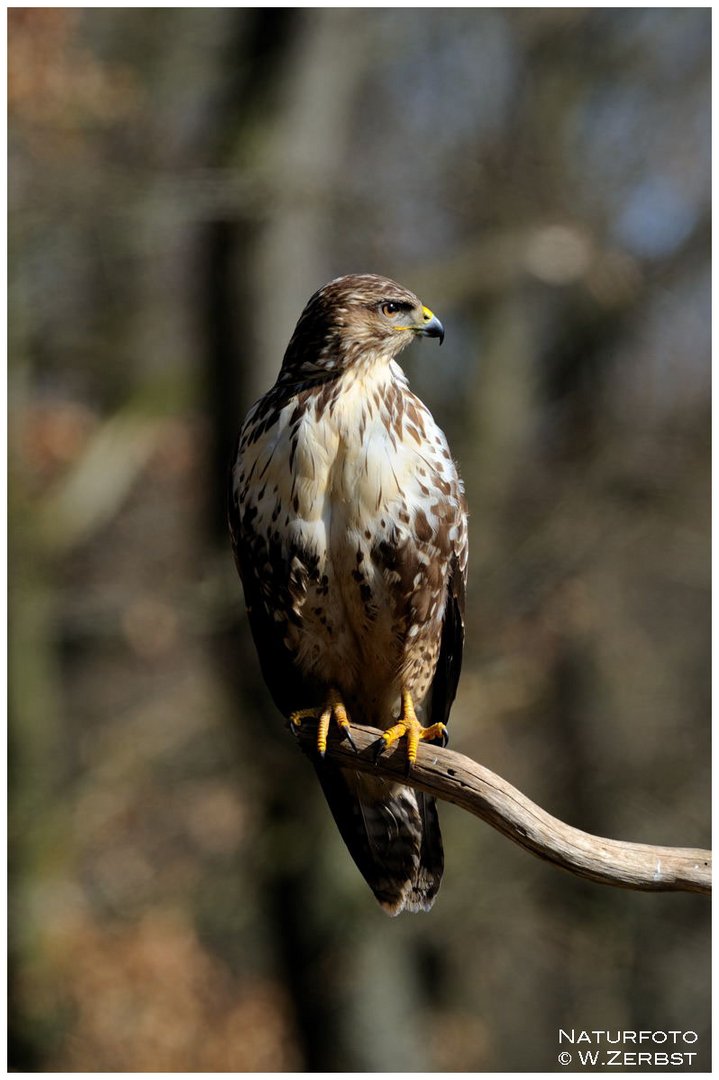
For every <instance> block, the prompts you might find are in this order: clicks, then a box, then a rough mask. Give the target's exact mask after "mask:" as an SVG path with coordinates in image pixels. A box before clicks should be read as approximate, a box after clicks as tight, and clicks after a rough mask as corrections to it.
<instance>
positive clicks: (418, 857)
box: [315, 762, 444, 915]
mask: <svg viewBox="0 0 719 1080" xmlns="http://www.w3.org/2000/svg"><path fill="white" fill-rule="evenodd" d="M315 768H316V770H317V775H318V776H319V779H320V783H321V784H322V790H323V791H324V793H325V797H326V799H327V802H328V803H329V807H330V810H331V811H332V814H333V816H334V819H335V821H336V822H337V826H338V828H339V830H340V833H341V835H342V839H343V840H344V842H345V844H346V845H347V847H348V849H349V852H350V855H351V856H352V858H353V859H354V861H355V863H356V864H357V867H358V869H359V870H360V873H361V874H362V876H363V877H364V879H365V881H366V882H367V884H368V885H369V887H370V888H371V889H372V891H373V892H374V894H375V896H376V897H377V899H378V901H379V902H380V904H381V905H382V907H383V908H384V910H385V911H386V912H387V913H388V914H389V915H399V913H400V912H401V911H429V909H430V908H431V906H432V903H433V901H434V898H435V896H436V895H437V890H438V889H439V885H440V881H441V879H442V870H443V866H444V855H443V850H442V835H441V833H440V829H439V819H438V816H437V808H436V806H435V801H434V799H433V798H431V796H429V795H425V794H423V793H422V792H416V791H414V790H413V789H412V788H410V787H406V786H405V785H402V784H394V783H388V782H387V781H385V780H383V779H380V778H379V777H377V778H375V777H368V776H367V775H366V774H362V773H357V772H354V771H352V770H350V769H337V768H336V767H332V766H328V765H325V764H324V763H323V762H317V763H316V765H315Z"/></svg>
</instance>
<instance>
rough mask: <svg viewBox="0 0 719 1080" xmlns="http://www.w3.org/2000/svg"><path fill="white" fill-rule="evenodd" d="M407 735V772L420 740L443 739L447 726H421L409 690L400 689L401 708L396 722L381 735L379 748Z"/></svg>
mask: <svg viewBox="0 0 719 1080" xmlns="http://www.w3.org/2000/svg"><path fill="white" fill-rule="evenodd" d="M405 735H406V736H407V772H409V770H410V769H411V768H412V766H413V765H414V764H415V762H416V761H417V749H418V747H419V744H420V743H421V742H426V741H427V740H428V739H439V738H441V739H445V738H446V737H447V728H446V727H445V725H444V724H431V725H430V727H422V725H421V724H420V722H419V720H418V719H417V714H416V713H415V711H414V702H413V701H412V695H411V694H410V692H409V690H403V691H402V708H401V711H400V714H399V719H398V721H397V723H396V724H395V725H394V726H393V727H391V728H388V729H387V731H385V732H384V733H383V735H382V741H383V744H384V745H382V744H380V750H384V749H385V748H386V747H388V746H391V745H392V744H393V743H395V742H398V741H399V739H401V738H402V737H403V736H405Z"/></svg>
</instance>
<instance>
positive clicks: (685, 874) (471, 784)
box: [297, 723, 711, 894]
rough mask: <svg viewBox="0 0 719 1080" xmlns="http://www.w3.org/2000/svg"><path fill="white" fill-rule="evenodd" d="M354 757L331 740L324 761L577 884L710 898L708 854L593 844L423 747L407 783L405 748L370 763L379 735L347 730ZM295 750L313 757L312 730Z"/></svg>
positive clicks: (491, 779)
mask: <svg viewBox="0 0 719 1080" xmlns="http://www.w3.org/2000/svg"><path fill="white" fill-rule="evenodd" d="M351 731H352V738H353V739H354V741H355V744H356V746H357V750H356V751H355V750H353V749H352V747H351V746H350V744H349V742H348V740H347V739H345V738H343V737H341V736H340V735H339V734H338V733H336V732H332V733H331V734H330V740H329V744H328V747H327V755H326V758H325V760H326V761H331V762H334V763H335V764H337V765H344V766H351V767H352V768H354V769H356V770H358V771H359V772H370V773H374V774H375V775H378V776H382V777H385V778H386V779H387V780H401V781H402V782H403V783H407V784H410V785H411V786H412V787H414V788H417V789H418V790H419V791H426V792H428V793H429V794H430V795H434V796H436V797H437V798H438V799H444V800H446V801H447V802H452V803H454V804H455V805H456V806H461V807H462V809H463V810H468V811H469V812H470V814H475V815H476V816H477V817H479V818H482V820H483V821H486V822H487V824H488V825H491V826H492V828H494V829H497V830H498V831H499V832H501V833H504V835H505V836H507V837H509V839H510V840H513V841H514V843H515V844H520V845H521V846H522V847H524V848H526V849H527V850H528V851H531V852H532V854H534V855H537V856H539V858H541V859H547V860H548V861H549V862H552V863H555V864H556V865H557V866H561V867H563V868H564V869H565V870H570V871H571V872H572V873H573V874H578V875H579V876H580V877H585V878H590V879H591V880H592V881H599V882H601V883H602V884H604V885H615V886H619V887H620V888H624V889H643V890H648V891H657V892H658V891H670V890H671V891H684V892H698V893H705V894H708V893H710V892H711V851H704V850H702V849H701V848H673V847H654V846H653V845H651V844H631V843H628V842H627V841H624V840H608V839H607V838H606V837H603V836H592V835H591V834H590V833H585V832H582V831H581V829H575V828H574V827H573V826H571V825H567V824H566V823H565V822H564V821H560V820H559V818H555V817H552V815H551V814H548V813H547V812H546V811H545V810H542V808H541V807H539V806H537V805H536V803H533V802H532V801H531V800H530V799H528V798H527V796H526V795H523V794H522V793H521V791H518V790H517V789H516V788H515V787H512V785H511V784H509V783H508V782H507V781H506V780H503V779H502V777H500V776H497V775H496V774H495V773H493V772H490V770H489V769H486V768H485V767H484V766H483V765H479V764H478V763H477V762H476V761H472V759H471V758H468V757H465V756H464V755H463V754H458V753H456V752H455V751H453V750H447V749H442V748H440V747H437V746H431V745H429V744H428V743H422V744H420V747H419V753H418V755H417V763H416V765H415V766H414V768H413V770H412V772H411V775H410V776H409V777H407V776H406V764H405V762H406V758H405V749H404V745H396V746H394V747H392V748H391V749H390V750H385V751H384V752H383V753H382V754H381V755H380V757H379V759H378V760H377V762H376V763H375V748H376V745H377V740H378V738H379V736H380V734H381V732H380V731H376V730H374V729H373V728H365V727H359V726H357V725H356V724H353V725H352V727H351ZM297 738H298V741H299V742H300V745H301V747H302V749H303V750H304V751H305V752H306V753H307V754H309V755H312V754H314V753H316V750H315V725H314V724H311V723H310V724H307V725H305V726H303V728H302V729H301V730H300V731H299V733H298V734H297Z"/></svg>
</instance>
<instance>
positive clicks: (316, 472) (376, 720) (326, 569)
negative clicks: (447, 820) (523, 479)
mask: <svg viewBox="0 0 719 1080" xmlns="http://www.w3.org/2000/svg"><path fill="white" fill-rule="evenodd" d="M420 336H423V337H434V338H439V341H440V344H441V342H442V340H443V337H444V330H443V328H442V324H441V322H440V321H439V319H438V318H437V317H436V316H435V315H433V314H432V312H431V311H430V310H429V309H428V308H426V307H424V306H423V305H422V304H421V303H420V301H419V300H418V298H417V297H416V296H415V295H414V293H412V292H410V291H409V290H408V289H406V288H403V287H402V286H401V285H398V284H397V283H396V282H394V281H390V280H388V279H387V278H383V277H378V276H377V275H375V274H353V275H348V276H346V277H340V278H337V279H336V280H334V281H331V282H330V283H329V284H328V285H325V286H324V287H323V288H321V289H320V290H319V291H318V292H316V293H315V294H314V296H312V297H311V298H310V300H309V301H308V303H307V305H306V307H305V309H304V311H303V312H302V315H301V316H300V319H299V322H298V323H297V326H296V328H295V331H294V333H293V335H292V337H291V339H290V343H289V345H288V346H287V351H286V352H285V356H284V360H283V362H282V367H281V370H280V373H279V375H278V378H277V381H276V383H275V385H274V386H273V387H272V389H271V390H269V391H268V393H266V394H265V395H264V397H262V398H260V400H259V401H258V402H256V404H255V405H254V406H253V407H252V408H251V409H250V412H249V414H248V415H247V418H246V419H245V422H244V425H243V427H242V430H241V433H240V437H239V441H238V447H237V455H236V458H235V460H234V463H233V466H232V470H231V477H230V493H229V520H230V533H231V538H232V544H233V549H234V553H235V560H236V563H237V567H238V570H239V574H240V577H241V579H242V584H243V587H244V593H245V601H246V606H247V611H248V616H249V622H250V627H251V630H252V634H253V637H254V641H255V645H256V647H257V652H258V655H259V660H260V665H261V668H262V673H263V676H264V679H265V681H266V683H267V686H268V688H269V690H270V693H271V694H272V697H273V698H274V701H275V703H276V705H277V707H278V708H279V709H280V711H281V712H282V713H283V714H284V715H285V717H286V718H287V719H288V720H289V721H290V722H291V723H292V724H296V725H298V724H301V723H302V722H303V721H305V720H307V719H308V718H310V717H314V718H315V719H316V720H317V721H318V730H317V750H318V752H319V753H318V754H317V755H316V758H315V768H316V770H317V773H318V775H319V779H320V782H321V785H322V788H323V790H324V794H325V796H326V798H327V801H328V803H329V805H330V809H331V810H332V813H333V815H334V818H335V821H336V822H337V825H338V826H339V830H340V833H341V834H342V837H343V839H344V841H345V843H346V845H347V847H348V848H349V851H350V854H351V855H352V857H353V859H354V860H355V862H356V864H357V866H358V867H359V869H360V871H361V873H362V874H363V876H364V877H365V879H366V881H367V883H368V884H369V886H370V888H371V889H372V890H373V892H374V894H375V896H376V897H377V899H378V900H379V902H380V904H381V905H382V907H383V908H384V909H385V910H386V911H387V912H388V913H389V914H391V915H396V914H398V913H399V912H401V911H403V910H406V911H419V910H429V908H430V907H431V906H432V902H433V900H434V897H435V895H436V893H437V890H438V888H439V884H440V880H441V876H442V869H443V860H444V857H443V851H442V838H441V834H440V830H439V822H438V818H437V810H436V807H435V803H434V800H433V799H432V798H431V797H429V796H428V795H425V794H422V793H420V792H416V791H414V790H413V788H411V787H409V786H408V785H406V784H403V783H400V782H393V781H389V780H386V779H383V778H382V777H379V776H376V777H375V776H372V775H371V774H367V773H360V772H357V771H355V770H353V769H352V768H349V767H348V768H344V767H342V768H340V767H337V766H333V765H331V764H330V763H329V762H325V761H324V751H325V748H326V743H327V733H328V730H329V727H330V724H331V723H333V722H334V723H336V724H337V725H338V726H339V728H340V729H344V731H345V733H347V732H348V730H349V729H348V718H349V719H350V720H351V721H352V722H353V723H356V724H365V725H368V726H370V727H375V728H381V729H383V732H384V734H383V736H382V742H380V744H379V746H380V749H383V748H384V747H385V746H389V745H392V744H393V743H394V742H396V741H397V740H398V739H400V738H403V737H406V742H407V749H406V753H407V763H408V769H409V768H411V765H412V764H413V763H414V761H415V759H416V754H417V746H418V743H419V741H420V740H423V739H430V740H433V741H440V740H441V741H443V742H444V741H445V740H446V727H445V725H446V723H447V720H448V716H449V711H450V707H451V705H452V702H453V700H454V697H455V693H456V690H457V682H458V679H459V672H460V666H461V662H462V646H463V639H464V621H463V619H464V614H463V613H464V592H465V581H466V571H467V515H466V505H465V499H464V491H463V487H462V482H461V480H460V479H459V476H458V474H457V469H456V467H455V464H454V462H453V460H452V456H451V454H450V452H449V448H448V446H447V440H446V438H445V436H444V434H443V433H442V431H440V429H439V428H438V427H437V425H436V423H435V422H434V420H433V418H432V416H431V415H430V413H429V410H428V409H427V408H426V407H425V405H423V403H422V402H421V401H420V400H419V399H418V398H417V397H415V395H414V394H413V393H412V392H411V391H410V389H409V385H408V381H407V378H406V376H405V375H404V373H403V372H402V369H401V368H400V367H399V365H398V364H397V362H396V357H397V355H398V354H399V353H400V352H401V351H402V349H404V348H405V346H407V345H409V344H410V342H411V341H413V340H414V339H415V338H416V337H420ZM422 719H426V720H427V726H426V727H425V726H423V724H422V722H421V721H422Z"/></svg>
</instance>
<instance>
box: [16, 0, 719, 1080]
mask: <svg viewBox="0 0 719 1080" xmlns="http://www.w3.org/2000/svg"><path fill="white" fill-rule="evenodd" d="M9 25H10V40H9V46H10V56H9V59H10V82H9V94H10V204H11V220H10V248H11V274H10V294H9V295H10V315H11V325H10V353H11V369H10V384H9V385H10V408H11V416H10V455H11V488H10V509H11V521H10V550H11V568H12V572H11V585H10V604H11V611H10V673H11V691H10V703H11V709H10V751H11V757H10V766H11V788H10V796H11V817H10V842H11V896H10V948H11V998H10V1002H11V1016H10V1020H11V1064H12V1066H13V1067H14V1068H15V1069H24V1070H35V1071H43V1070H44V1071H53V1070H67V1071H195V1070H197V1071H201V1070H206V1071H228V1070H229V1071H265V1070H277V1071H285V1070H325V1069H333V1070H334V1069H336V1070H342V1071H350V1070H361V1071H383V1070H389V1071H392V1070H410V1071H411V1070H415V1069H416V1070H420V1071H433V1070H449V1071H452V1070H457V1071H462V1070H470V1071H483V1070H494V1071H506V1070H549V1071H551V1070H553V1069H558V1068H559V1066H557V1063H556V1060H557V1051H558V1043H557V1031H558V1028H559V1027H560V1026H561V1027H564V1028H568V1027H575V1028H589V1029H607V1028H608V1029H613V1028H626V1029H638V1028H647V1029H650V1030H667V1029H679V1030H684V1029H691V1030H692V1031H695V1032H697V1034H698V1037H699V1038H698V1043H697V1044H696V1046H694V1047H692V1048H691V1049H694V1050H696V1051H697V1052H698V1057H697V1058H696V1059H695V1064H696V1066H701V1067H702V1068H704V1069H707V1068H708V1064H709V1045H708V1044H709V1035H708V1024H709V982H708V979H709V972H708V968H709V944H708V932H709V926H708V905H707V902H706V901H705V900H704V899H703V898H701V897H698V896H693V895H674V894H656V895H651V894H642V893H636V892H625V891H622V890H619V889H611V888H607V887H603V886H600V885H595V884H592V883H589V882H583V881H580V880H578V879H574V878H573V877H571V876H570V875H568V874H566V873H564V872H562V871H560V870H558V869H555V868H554V867H551V866H549V865H547V864H544V863H542V862H540V861H539V860H537V859H534V858H532V857H531V856H530V855H528V854H527V853H525V852H524V851H522V850H520V849H518V848H515V847H514V846H513V845H511V844H510V843H509V842H508V841H507V840H506V839H504V838H503V837H501V836H499V835H498V834H496V833H495V832H493V831H492V830H491V829H490V828H489V827H487V826H485V825H484V824H483V823H481V822H479V821H478V820H476V819H474V818H470V817H469V816H468V815H466V814H463V813H462V812H461V811H459V810H457V809H456V808H455V807H452V806H443V807H442V808H441V816H442V821H443V831H444V836H445V847H446V864H447V865H446V874H445V882H444V884H443V887H442V890H441V892H440V895H439V898H438V900H437V903H436V905H435V907H434V909H433V911H432V913H431V914H430V915H428V916H402V917H401V918H399V919H397V920H389V919H387V917H386V916H385V915H384V914H383V913H382V912H381V911H380V909H379V908H378V907H377V906H376V904H375V902H374V900H373V899H372V897H371V894H370V893H369V891H368V889H367V887H366V886H365V885H364V882H363V881H362V880H361V878H360V876H359V874H358V873H357V872H356V870H355V869H354V866H353V865H352V863H351V862H350V859H349V857H348V855H347V853H346V851H345V849H344V847H343V845H342V842H341V840H340V838H339V834H338V833H337V832H336V830H335V827H334V825H333V823H332V821H331V818H330V815H329V813H328V811H327V810H326V807H325V806H324V804H323V802H322V798H321V795H320V792H319V788H318V785H317V784H316V782H315V779H314V775H313V771H312V769H311V766H310V764H309V763H308V762H307V761H306V760H305V759H304V758H303V757H302V755H301V754H300V752H299V750H298V748H297V746H296V745H295V744H294V742H293V740H292V739H291V738H290V737H289V735H288V734H287V733H286V732H285V731H284V729H283V727H282V723H281V721H280V718H279V717H278V716H277V715H276V713H275V712H274V710H273V707H272V705H271V702H270V700H269V697H268V694H267V693H266V691H265V689H264V687H263V685H262V683H261V680H260V676H259V672H258V666H257V663H256V661H255V656H254V651H253V648H252V644H251V641H250V638H249V634H248V629H247V624H246V620H245V615H244V610H243V604H242V600H241V593H240V587H239V583H238V581H237V580H236V578H235V571H234V568H233V565H232V560H231V556H230V551H229V546H228V543H227V539H226V534H225V525H224V487H225V468H226V463H227V459H228V455H229V452H230V447H231V444H232V440H233V437H234V434H235V432H236V430H237V429H238V427H239V424H240V422H241V419H242V417H243V415H244V413H245V411H246V409H247V408H248V406H249V405H250V404H251V402H252V401H253V400H254V399H255V398H256V397H257V396H258V395H259V394H260V393H261V392H263V391H264V390H266V389H267V388H268V387H269V386H270V385H271V383H272V382H273V381H274V378H275V376H276V373H277V370H278V368H279V364H280V361H281V358H282V353H283V350H284V346H285V344H286V342H287V340H288V338H289V335H290V333H291V330H292V328H293V326H294V323H295V321H296V319H297V316H298V314H299V312H300V310H301V308H302V306H303V305H304V302H305V301H306V299H307V298H308V296H309V295H310V294H311V293H312V292H313V291H314V290H315V289H316V288H317V287H318V286H320V285H321V284H323V283H324V282H325V281H327V280H329V279H330V278H332V277H334V276H336V275H338V274H341V273H347V272H355V271H368V270H369V271H376V272H379V273H383V274H387V275H389V276H392V277H395V278H397V279H399V280H400V281H401V282H403V283H404V284H406V285H408V286H410V287H412V288H413V289H415V290H416V291H417V292H418V293H419V294H420V296H421V297H422V299H423V301H424V302H425V303H426V304H428V305H429V306H431V307H432V308H433V310H435V311H436V312H437V313H438V314H439V315H440V317H441V318H442V320H443V322H444V324H445V327H446V330H447V340H446V342H445V345H444V348H443V349H442V350H441V351H439V350H438V349H437V348H436V346H435V347H433V345H432V343H422V344H418V345H416V346H414V347H413V348H412V349H411V350H409V352H407V353H405V354H404V357H403V360H404V361H405V367H406V369H407V371H408V373H409V375H410V378H411V381H412V385H413V388H414V389H415V390H416V391H417V392H418V393H419V394H420V396H421V397H423V398H424V400H425V401H426V402H427V403H428V404H429V405H430V407H431V408H432V410H433V412H434V415H435V416H436V417H437V419H438V420H439V422H440V423H441V425H442V426H443V427H444V428H445V430H446V431H447V433H448V435H449V438H450V443H451V445H452V447H453V450H454V453H455V455H456V457H457V458H458V460H459V462H460V465H461V469H462V472H463V474H464V476H465V478H466V484H467V489H468V495H469V503H470V508H471V561H470V592H469V604H468V626H467V651H466V661H465V670H464V675H463V679H462V682H461V687H460V693H459V697H458V700H457V704H456V708H455V710H454V713H453V717H452V732H453V736H452V744H453V746H454V748H455V749H457V750H460V751H462V752H464V753H467V754H469V755H470V756H473V757H475V758H476V759H478V760H480V761H481V762H483V763H484V764H486V765H487V766H489V767H490V768H492V769H494V770H495V771H497V772H499V773H500V774H501V775H503V776H505V777H506V778H507V779H509V780H510V781H511V782H513V783H514V784H516V785H517V786H518V787H519V788H520V789H522V790H523V791H525V792H526V793H527V794H528V795H529V796H530V797H532V798H533V799H535V800H536V801H537V802H539V803H540V804H541V805H542V806H543V807H545V808H546V809H547V810H549V811H551V812H552V813H554V814H556V815H558V816H560V817H562V818H564V819H565V820H567V821H569V822H571V823H572V824H574V825H576V826H579V827H581V828H584V829H587V830H589V831H592V832H596V833H599V834H603V835H608V836H613V837H618V838H623V839H628V840H634V841H644V842H648V843H664V844H670V845H687V846H708V844H709V839H710V838H709V825H708V822H709V664H710V661H709V602H708V590H709V404H710V399H709V378H710V375H709V371H710V367H709V346H710V327H709V321H710V310H709V305H710V267H709V255H710V251H709V214H710V182H709V181H710V135H709V129H710V86H709V79H710V37H711V34H710V12H709V11H708V10H701V9H693V10H692V9H683V10H682V9H675V10H671V9H661V10H660V9H657V10H650V9H646V10H642V9H634V10H619V9H611V10H601V9H577V10H572V9H557V10H550V9H546V10H542V9H534V10H531V9H527V10H511V9H496V10H492V9H457V10H437V9H369V10H350V9H344V10H343V9H314V10H312V9H292V10H276V9H269V8H262V9H259V8H256V9H252V8H244V9H187V10H184V9H176V10H172V9H153V10H139V9H115V10H110V9H107V10H102V9H97V10H92V9H89V10H63V9H52V10H42V9H25V10H23V9H13V10H11V11H10V12H9Z"/></svg>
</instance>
